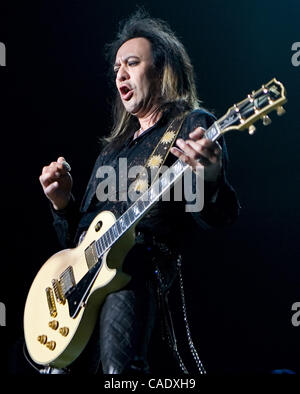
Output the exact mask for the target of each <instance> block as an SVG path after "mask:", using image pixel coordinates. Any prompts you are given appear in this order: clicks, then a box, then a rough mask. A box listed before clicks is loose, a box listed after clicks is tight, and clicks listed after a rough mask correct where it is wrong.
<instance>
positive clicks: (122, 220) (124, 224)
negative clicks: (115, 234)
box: [119, 215, 127, 232]
mask: <svg viewBox="0 0 300 394" xmlns="http://www.w3.org/2000/svg"><path fill="white" fill-rule="evenodd" d="M119 222H120V226H121V229H122V232H124V231H126V229H127V227H126V223H125V218H124V215H122V216H121V217H120V219H119Z"/></svg>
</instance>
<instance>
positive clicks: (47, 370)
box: [23, 342, 70, 375]
mask: <svg viewBox="0 0 300 394" xmlns="http://www.w3.org/2000/svg"><path fill="white" fill-rule="evenodd" d="M23 355H24V357H25V359H26V361H27V362H28V364H29V365H30V366H31V367H32V368H33V369H35V370H36V371H37V372H38V373H39V374H41V375H67V374H69V373H70V370H69V369H68V368H62V369H58V368H53V367H50V366H49V365H48V366H46V367H45V368H41V369H40V368H38V367H37V366H36V364H35V363H34V362H33V361H32V360H31V359H30V356H29V354H28V350H27V347H26V344H25V342H24V344H23Z"/></svg>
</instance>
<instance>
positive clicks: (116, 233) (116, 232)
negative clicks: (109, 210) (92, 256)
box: [111, 222, 119, 240]
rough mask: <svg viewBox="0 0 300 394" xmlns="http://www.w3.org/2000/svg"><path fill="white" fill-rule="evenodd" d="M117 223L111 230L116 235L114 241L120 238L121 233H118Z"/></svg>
mask: <svg viewBox="0 0 300 394" xmlns="http://www.w3.org/2000/svg"><path fill="white" fill-rule="evenodd" d="M116 223H117V222H116ZM116 223H114V224H113V225H112V227H111V230H112V232H113V235H114V239H115V240H116V239H118V237H119V233H118V229H117V226H116Z"/></svg>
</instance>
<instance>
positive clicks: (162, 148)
mask: <svg viewBox="0 0 300 394" xmlns="http://www.w3.org/2000/svg"><path fill="white" fill-rule="evenodd" d="M187 114H188V113H187V112H184V113H183V114H181V115H179V116H177V117H176V118H174V119H173V120H172V121H171V123H170V124H169V126H168V128H167V130H166V131H165V132H164V134H163V136H162V137H161V139H160V141H159V142H158V144H157V145H156V147H155V148H154V150H153V152H152V153H151V155H150V156H149V158H148V160H147V161H146V164H145V167H146V169H150V171H151V184H153V183H154V182H155V180H156V179H157V177H158V175H159V170H160V169H161V168H162V166H163V165H164V163H165V161H166V159H167V156H168V154H169V152H170V149H171V147H172V145H173V144H174V142H175V140H176V138H177V136H178V134H179V131H180V130H181V127H182V124H183V122H184V120H185V118H186V116H187ZM134 183H135V184H134V190H135V191H136V192H140V193H143V192H145V191H146V190H147V189H148V187H149V186H150V185H149V182H148V173H147V171H146V172H144V173H142V174H139V176H138V178H137V179H136V180H135V182H134Z"/></svg>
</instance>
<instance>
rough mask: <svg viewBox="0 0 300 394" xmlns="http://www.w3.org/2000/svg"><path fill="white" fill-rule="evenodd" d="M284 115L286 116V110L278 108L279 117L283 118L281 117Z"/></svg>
mask: <svg viewBox="0 0 300 394" xmlns="http://www.w3.org/2000/svg"><path fill="white" fill-rule="evenodd" d="M284 114H285V109H284V108H283V107H282V106H280V107H277V115H278V116H281V115H284Z"/></svg>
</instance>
